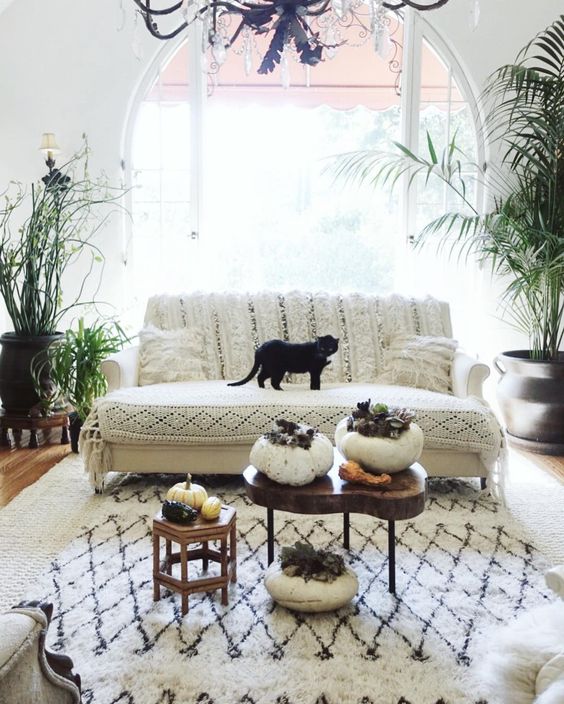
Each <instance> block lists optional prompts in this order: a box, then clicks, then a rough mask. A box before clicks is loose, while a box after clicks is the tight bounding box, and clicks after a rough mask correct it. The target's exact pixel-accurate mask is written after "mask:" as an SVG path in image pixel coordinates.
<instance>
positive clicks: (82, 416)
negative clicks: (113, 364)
mask: <svg viewBox="0 0 564 704" xmlns="http://www.w3.org/2000/svg"><path fill="white" fill-rule="evenodd" d="M128 341H129V338H128V337H127V335H126V334H125V332H124V331H123V329H122V328H121V326H120V325H119V324H118V323H117V322H116V321H115V320H96V321H95V322H93V323H91V324H90V325H85V324H84V319H83V318H80V319H79V321H78V328H77V329H76V330H72V329H70V330H67V331H66V332H65V334H64V335H63V336H62V337H61V338H59V339H55V340H53V341H52V342H51V344H50V345H49V347H48V348H47V350H46V353H45V354H44V355H41V357H40V358H39V359H38V360H36V361H34V363H33V364H32V373H33V377H34V381H35V386H36V391H37V393H38V395H39V396H40V397H41V403H42V405H43V407H44V409H45V410H50V409H51V408H53V407H56V406H57V405H58V404H61V402H62V403H63V404H70V405H71V406H72V412H71V413H70V439H71V448H72V450H73V452H78V437H79V434H80V429H81V427H82V424H83V422H84V421H85V420H86V417H87V415H88V414H89V413H90V410H91V408H92V404H93V403H94V399H96V398H97V397H98V396H103V395H104V394H105V393H106V391H107V388H108V384H107V381H106V377H105V376H104V374H103V373H102V370H101V364H102V362H103V361H104V359H106V357H108V356H109V355H110V354H113V353H114V352H118V351H119V350H120V349H121V348H122V347H123V345H124V344H125V343H126V342H128ZM45 368H48V370H49V378H50V380H51V383H52V386H51V388H50V389H49V390H48V392H47V393H46V391H45V385H44V383H42V379H43V377H44V370H45Z"/></svg>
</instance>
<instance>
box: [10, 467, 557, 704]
mask: <svg viewBox="0 0 564 704" xmlns="http://www.w3.org/2000/svg"><path fill="white" fill-rule="evenodd" d="M65 471H66V476H63V475H64V472H65ZM79 471H80V461H79V460H77V459H76V458H72V459H69V460H65V461H64V462H63V463H61V465H59V466H58V467H56V468H55V469H54V470H52V471H51V472H49V473H48V475H47V476H46V477H45V478H44V479H42V480H40V482H38V484H37V485H34V487H30V489H29V490H27V491H26V492H24V493H23V494H22V495H20V497H18V498H17V499H16V500H15V501H14V502H12V504H10V505H9V506H8V507H7V509H5V510H4V511H2V512H0V527H2V529H3V533H2V535H3V536H4V543H3V545H2V547H3V548H4V547H6V548H7V549H8V557H12V556H14V551H13V549H12V543H11V541H10V540H9V539H6V537H7V536H6V533H5V530H6V528H7V526H8V525H9V522H10V520H12V521H13V520H14V518H16V517H17V518H19V519H20V520H21V521H23V523H24V525H25V526H26V528H25V530H24V531H23V532H24V533H25V534H26V535H27V539H20V538H18V536H19V535H20V527H19V526H16V525H14V524H13V523H12V527H11V535H12V537H13V538H14V540H17V541H19V542H18V544H17V547H18V549H19V550H27V551H28V552H27V555H26V557H27V561H28V562H29V558H30V554H31V546H30V544H29V542H27V543H26V540H30V541H32V542H33V541H34V540H35V541H38V542H37V543H36V545H37V547H36V550H37V553H38V557H39V558H40V560H43V561H45V559H46V558H45V555H48V558H47V559H51V558H52V556H53V555H54V554H55V553H59V554H58V555H57V556H56V557H55V558H54V559H52V561H51V565H50V567H49V568H48V570H47V571H46V572H45V573H44V574H43V575H42V576H41V577H39V578H37V579H36V581H34V583H33V585H32V587H31V588H29V584H30V581H28V583H27V584H28V588H29V596H30V597H33V598H41V599H45V600H49V601H53V602H54V604H55V614H56V615H55V620H54V623H53V624H52V626H51V632H50V641H51V643H52V646H53V647H54V648H55V649H60V650H62V651H64V652H67V653H69V654H70V655H71V656H72V658H73V659H74V661H75V666H76V670H77V671H78V672H80V674H81V675H82V678H83V684H84V702H85V704H187V703H190V704H191V703H192V702H194V703H195V704H196V703H198V704H259V703H260V704H266V703H267V702H268V703H272V704H274V703H276V704H337V703H339V704H341V703H342V702H346V703H349V702H350V703H351V704H352V703H353V702H354V703H355V704H466V703H468V704H470V703H472V704H477V703H478V702H485V701H486V699H485V695H484V693H483V691H482V689H481V685H480V681H479V671H480V656H481V654H482V653H483V646H484V643H483V638H482V637H481V634H482V633H483V632H484V631H488V630H489V629H490V628H491V627H492V625H494V624H496V623H503V622H507V621H508V620H510V619H511V618H513V616H514V615H516V614H518V613H521V612H522V611H524V610H526V609H529V608H531V607H533V606H537V605H539V604H542V603H546V601H547V599H548V594H547V592H546V589H545V587H544V582H543V579H542V573H543V571H544V568H545V566H546V563H545V560H544V558H542V557H541V556H540V554H539V553H538V552H537V551H536V550H535V548H534V547H533V545H532V544H531V542H530V540H529V537H527V536H526V535H525V534H524V533H523V530H522V527H521V526H520V525H519V524H518V523H517V522H515V521H514V520H513V519H512V518H511V516H510V515H508V513H507V512H506V511H504V510H502V509H500V508H499V506H497V505H496V504H495V503H494V502H493V501H492V500H491V499H490V498H489V497H488V496H487V494H486V493H485V492H480V491H479V489H478V486H477V482H472V481H470V482H459V481H455V480H434V481H431V482H430V490H431V498H430V501H429V504H428V508H427V509H426V511H425V513H424V514H422V515H421V516H419V517H417V518H416V519H415V520H413V521H404V522H398V523H397V527H396V531H397V538H398V547H397V555H396V557H397V595H396V596H393V595H390V594H388V592H387V560H386V555H387V542H386V541H387V536H386V529H385V524H383V523H380V522H379V521H377V520H375V519H372V518H370V517H367V516H357V515H355V516H353V517H352V526H351V551H350V554H349V555H348V559H349V562H350V564H351V566H352V567H353V569H354V570H355V571H356V572H357V574H358V576H359V581H360V590H359V594H358V595H357V597H356V599H355V600H353V602H352V604H351V605H350V606H348V607H346V608H344V609H341V610H340V611H338V612H336V613H330V614H323V615H307V616H306V615H299V614H295V613H291V612H289V611H287V610H285V609H283V608H280V607H276V606H274V605H273V603H272V602H271V600H270V598H269V596H268V594H267V593H266V591H265V589H264V587H263V584H262V575H263V572H264V569H265V566H266V546H265V537H266V529H265V523H264V520H265V515H264V514H265V511H264V509H261V508H259V507H255V506H253V505H251V504H250V503H249V502H248V500H247V499H246V497H245V495H244V492H243V490H242V487H241V481H240V479H239V478H233V479H231V480H229V479H220V480H213V483H214V484H215V486H212V489H213V491H214V492H215V493H217V494H218V495H220V496H221V497H222V500H223V501H224V502H225V503H229V504H230V505H233V506H234V507H235V508H236V509H237V512H238V533H239V538H238V549H239V560H238V562H239V575H238V576H239V580H238V584H237V585H235V586H234V587H232V588H231V591H230V601H229V605H228V606H225V607H224V606H222V605H221V603H220V599H219V596H220V595H219V592H215V593H212V594H207V595H206V594H198V595H193V596H191V597H190V612H189V614H188V616H187V617H185V618H182V617H181V615H180V608H179V607H180V604H179V598H178V596H176V595H167V596H165V597H163V599H162V600H161V601H160V602H158V603H157V604H154V603H153V601H152V578H151V571H152V565H151V540H150V535H151V520H152V516H153V515H154V513H155V512H156V511H157V509H158V508H159V505H160V502H161V501H162V500H163V498H164V494H165V493H166V489H167V488H168V486H170V484H171V483H172V482H173V481H174V479H172V478H171V477H166V476H149V477H147V476H146V477H138V476H136V477H134V476H123V477H117V478H114V480H113V484H112V485H111V486H110V488H109V490H108V491H107V492H106V494H105V495H103V496H93V495H92V494H91V493H90V492H89V491H88V490H87V489H86V488H84V490H82V488H83V487H82V485H83V478H82V475H80V474H78V472H79ZM51 475H52V476H51ZM54 482H55V483H54ZM202 483H205V484H206V485H208V486H210V484H211V483H212V479H211V478H204V479H203V480H202ZM18 499H19V501H18ZM55 506H59V507H60V511H59V514H58V524H59V525H58V526H57V525H56V524H55V522H54V521H52V519H51V523H50V525H49V527H48V529H49V531H50V532H49V534H47V530H46V527H45V524H42V521H43V520H46V519H47V517H48V516H51V515H52V513H53V509H54V507H55ZM276 517H277V520H276V529H277V541H278V544H290V543H293V542H294V541H295V540H298V539H299V540H309V541H311V542H312V543H313V544H315V545H318V546H330V547H332V548H336V549H340V548H339V545H340V540H341V528H342V521H341V517H340V516H335V515H333V516H323V517H322V516H312V517H307V516H297V515H293V514H285V513H277V514H276ZM78 526H81V527H80V528H78ZM70 533H72V534H73V535H74V536H75V537H74V540H72V542H70V544H68V545H67V547H65V548H64V549H63V550H62V552H59V551H60V548H61V543H63V542H65V541H67V540H68V539H69V537H70V535H69V534H70ZM24 554H25V553H24ZM4 555H5V553H4V554H3V556H4ZM15 559H16V561H17V558H15ZM20 559H21V552H20ZM2 563H4V565H5V563H6V560H3V561H2ZM1 569H2V570H5V569H6V568H5V567H4V566H3V567H2V568H1ZM24 573H25V570H24ZM18 574H20V575H21V574H22V572H21V570H20V571H19V572H18ZM7 576H8V575H7V574H2V573H0V578H2V580H3V579H4V577H7ZM29 579H31V573H29V574H28V580H29ZM4 584H6V582H4ZM473 665H474V667H472V666H473ZM489 702H491V704H493V700H491V699H490V700H489Z"/></svg>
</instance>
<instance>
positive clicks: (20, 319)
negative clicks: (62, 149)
mask: <svg viewBox="0 0 564 704" xmlns="http://www.w3.org/2000/svg"><path fill="white" fill-rule="evenodd" d="M13 187H14V188H15V192H12V193H8V194H7V195H6V196H5V202H4V207H3V208H2V209H0V294H1V295H2V298H3V299H4V303H5V305H6V309H7V311H8V315H9V316H10V318H11V321H12V324H13V327H14V332H16V334H18V335H22V336H36V335H51V334H53V333H54V332H56V330H57V325H58V324H59V321H60V320H61V318H62V317H63V316H64V315H65V313H67V312H68V311H69V310H70V309H71V308H73V307H74V306H76V305H78V304H82V303H87V302H89V301H82V300H81V299H82V296H83V295H84V291H85V286H86V282H87V281H88V279H89V278H90V276H91V275H92V273H93V271H94V268H95V266H96V264H97V263H102V262H103V256H102V253H101V251H100V249H99V247H98V246H97V245H96V243H95V241H94V239H95V235H96V233H97V232H98V231H99V230H100V228H101V227H102V226H103V225H104V223H105V222H106V220H107V218H108V217H109V214H110V211H111V209H112V207H111V206H113V205H117V202H118V200H119V199H120V197H121V196H122V195H123V190H122V189H120V188H110V187H109V186H108V185H107V183H106V182H105V180H104V179H92V178H90V176H89V174H88V145H87V144H86V142H85V144H84V147H83V148H82V149H81V150H80V151H79V152H77V153H76V154H75V155H74V156H73V157H72V158H71V159H70V160H69V161H68V162H67V163H66V164H65V165H64V166H62V167H61V169H60V171H55V173H54V174H52V177H51V178H45V179H44V182H43V181H40V182H38V183H36V184H33V185H32V186H31V189H30V190H29V191H27V190H26V189H25V188H24V187H23V186H22V184H13ZM82 259H86V260H87V263H86V264H85V265H84V269H83V271H84V272H85V273H84V275H83V277H82V280H81V281H80V284H79V286H78V288H77V290H76V291H75V292H74V295H73V296H72V297H71V298H70V300H69V299H68V298H67V299H66V300H65V299H64V298H63V275H64V273H65V271H66V270H67V269H68V267H69V266H71V265H74V264H76V263H77V262H78V261H79V260H82Z"/></svg>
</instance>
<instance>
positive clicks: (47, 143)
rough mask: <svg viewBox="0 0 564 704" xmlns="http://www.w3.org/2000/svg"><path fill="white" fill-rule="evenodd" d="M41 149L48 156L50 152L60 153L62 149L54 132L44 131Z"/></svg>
mask: <svg viewBox="0 0 564 704" xmlns="http://www.w3.org/2000/svg"><path fill="white" fill-rule="evenodd" d="M39 151H41V152H43V153H44V154H45V155H46V156H47V154H48V153H49V152H50V153H51V154H58V153H59V152H60V151H61V150H60V149H59V145H58V144H57V140H56V139H55V135H54V134H53V133H52V132H44V133H43V136H42V137H41V146H40V147H39Z"/></svg>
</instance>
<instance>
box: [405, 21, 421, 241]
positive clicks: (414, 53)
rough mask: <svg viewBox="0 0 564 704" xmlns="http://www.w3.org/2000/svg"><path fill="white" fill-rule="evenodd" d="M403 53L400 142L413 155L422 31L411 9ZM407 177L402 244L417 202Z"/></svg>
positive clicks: (408, 235) (416, 144)
mask: <svg viewBox="0 0 564 704" xmlns="http://www.w3.org/2000/svg"><path fill="white" fill-rule="evenodd" d="M403 32H404V35H403V36H404V41H403V44H404V49H403V66H402V81H401V83H402V91H401V116H402V117H401V137H400V142H401V143H402V144H404V145H405V146H407V148H408V149H410V150H411V151H412V152H415V153H416V152H417V151H418V149H419V106H420V93H421V28H420V25H419V22H418V16H417V13H416V12H415V11H414V10H411V9H410V8H406V10H405V22H404V29H403ZM408 181H409V179H408V177H407V176H406V177H405V178H404V182H403V189H402V199H403V203H404V207H403V208H402V213H403V214H402V223H401V227H402V235H403V237H402V241H403V243H406V242H410V241H411V238H412V237H413V235H414V229H415V211H416V202H417V192H416V188H415V187H413V188H411V189H410V188H409V187H408Z"/></svg>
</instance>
